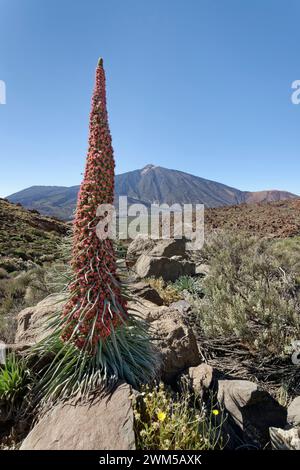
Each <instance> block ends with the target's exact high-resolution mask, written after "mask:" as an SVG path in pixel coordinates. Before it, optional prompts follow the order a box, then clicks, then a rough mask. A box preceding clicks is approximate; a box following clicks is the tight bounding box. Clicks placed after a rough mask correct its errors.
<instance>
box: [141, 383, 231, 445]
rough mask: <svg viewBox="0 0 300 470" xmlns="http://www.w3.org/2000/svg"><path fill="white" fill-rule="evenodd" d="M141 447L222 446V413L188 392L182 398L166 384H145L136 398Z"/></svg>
mask: <svg viewBox="0 0 300 470" xmlns="http://www.w3.org/2000/svg"><path fill="white" fill-rule="evenodd" d="M134 417H135V429H136V437H137V448H138V449H147V450H151V449H154V450H155V449H160V450H175V449H176V450H212V449H221V448H222V446H223V442H222V421H223V418H222V413H221V412H220V411H219V410H218V409H213V407H211V408H210V409H206V408H205V406H204V405H203V404H201V403H197V400H196V399H195V398H194V397H192V396H191V395H190V394H189V393H188V392H185V393H184V394H182V395H181V396H180V397H179V396H176V395H175V394H174V392H172V391H171V390H167V389H165V387H164V385H163V384H160V385H159V386H158V387H154V388H152V389H151V388H149V387H148V386H147V387H144V389H143V391H142V393H140V394H139V395H138V396H137V397H134Z"/></svg>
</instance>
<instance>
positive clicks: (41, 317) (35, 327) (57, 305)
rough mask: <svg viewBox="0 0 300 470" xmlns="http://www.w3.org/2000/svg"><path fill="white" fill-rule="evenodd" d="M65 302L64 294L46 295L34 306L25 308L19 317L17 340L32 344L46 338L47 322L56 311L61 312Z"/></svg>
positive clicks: (19, 342)
mask: <svg viewBox="0 0 300 470" xmlns="http://www.w3.org/2000/svg"><path fill="white" fill-rule="evenodd" d="M64 302H65V296H64V295H62V294H53V295H50V296H48V297H46V298H45V299H44V300H42V301H41V302H39V303H38V304H37V305H35V306H34V307H28V308H25V310H22V311H21V312H20V313H19V314H18V317H17V322H18V325H17V333H16V339H15V342H16V343H17V344H22V345H28V346H30V345H32V344H35V343H37V342H39V341H40V340H42V339H44V338H45V337H46V335H47V334H49V330H48V329H46V327H45V324H46V322H47V320H48V319H49V318H50V317H51V316H53V315H54V314H55V313H56V312H60V311H61V310H62V308H63V305H64Z"/></svg>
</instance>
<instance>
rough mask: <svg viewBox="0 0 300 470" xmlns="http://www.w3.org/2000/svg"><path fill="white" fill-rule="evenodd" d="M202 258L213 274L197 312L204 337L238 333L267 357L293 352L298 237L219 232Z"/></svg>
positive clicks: (299, 327)
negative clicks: (282, 238) (266, 237)
mask: <svg viewBox="0 0 300 470" xmlns="http://www.w3.org/2000/svg"><path fill="white" fill-rule="evenodd" d="M283 248H284V249H283ZM202 256H203V257H205V259H206V260H207V261H208V263H209V264H210V273H209V275H208V276H206V278H205V279H204V280H203V288H204V293H205V296H204V298H203V299H200V298H199V299H198V300H197V301H196V302H195V303H194V310H196V311H197V314H198V318H199V322H200V326H201V328H202V329H203V330H204V332H205V333H206V335H207V336H222V335H225V336H230V335H235V336H236V337H238V338H239V339H240V340H241V341H242V342H244V343H245V345H247V346H248V348H249V349H251V350H253V351H256V352H259V353H260V354H263V355H269V354H275V355H277V356H284V355H285V354H286V353H287V352H289V347H290V345H291V341H292V340H293V339H299V338H300V289H299V275H300V270H299V260H300V241H299V239H298V240H295V241H294V242H293V243H290V244H289V243H286V242H284V241H282V242H270V241H267V240H258V239H256V238H254V237H245V236H243V235H233V234H228V233H219V234H216V235H214V236H212V237H211V239H210V240H209V241H208V242H207V243H206V245H205V247H204V249H203V253H202Z"/></svg>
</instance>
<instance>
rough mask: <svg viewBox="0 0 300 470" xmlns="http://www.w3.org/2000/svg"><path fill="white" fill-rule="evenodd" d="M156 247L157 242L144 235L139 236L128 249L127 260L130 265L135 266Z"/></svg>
mask: <svg viewBox="0 0 300 470" xmlns="http://www.w3.org/2000/svg"><path fill="white" fill-rule="evenodd" d="M154 246H155V241H154V240H152V239H151V238H149V237H148V236H146V235H144V234H139V235H137V236H136V237H135V238H134V239H133V240H132V242H131V243H130V245H129V246H128V249H127V255H126V259H127V262H128V264H130V265H133V264H134V263H135V262H136V260H137V259H138V258H139V257H140V256H141V255H144V254H146V253H148V252H149V251H150V250H151V249H152V248H153V247H154Z"/></svg>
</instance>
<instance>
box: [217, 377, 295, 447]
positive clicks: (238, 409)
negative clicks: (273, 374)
mask: <svg viewBox="0 0 300 470" xmlns="http://www.w3.org/2000/svg"><path fill="white" fill-rule="evenodd" d="M217 398H218V402H219V403H220V406H221V407H223V408H224V409H225V410H226V411H227V412H228V414H229V416H230V417H231V419H232V421H233V422H234V424H235V425H236V427H237V428H239V429H240V430H241V431H242V436H243V439H244V440H245V441H246V442H247V441H248V442H249V443H254V444H257V445H258V446H259V447H263V446H264V445H266V444H267V442H268V441H269V428H270V427H284V426H285V425H286V418H287V411H286V409H285V408H284V407H283V406H281V405H279V403H278V402H277V401H276V400H274V398H272V397H271V395H269V393H268V392H266V391H265V390H262V389H261V388H260V387H259V386H258V385H257V384H255V383H253V382H249V381H248V380H219V381H218V395H217Z"/></svg>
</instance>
